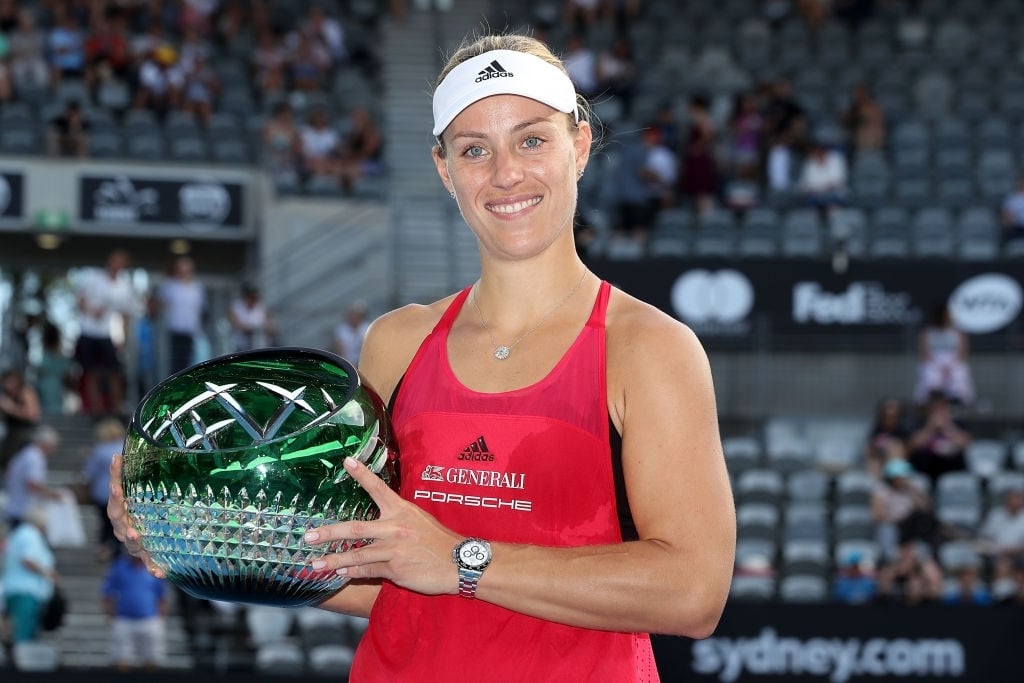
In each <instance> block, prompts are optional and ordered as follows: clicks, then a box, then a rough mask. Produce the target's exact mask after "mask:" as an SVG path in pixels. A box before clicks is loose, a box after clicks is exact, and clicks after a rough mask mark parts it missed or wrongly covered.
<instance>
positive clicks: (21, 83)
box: [10, 9, 50, 92]
mask: <svg viewBox="0 0 1024 683" xmlns="http://www.w3.org/2000/svg"><path fill="white" fill-rule="evenodd" d="M10 42H11V76H12V77H13V79H14V89H15V91H20V92H25V91H39V90H42V89H44V88H46V87H47V86H49V84H50V71H49V68H48V67H47V65H46V35H45V34H44V33H43V32H42V31H41V30H40V29H39V28H38V27H37V26H36V15H35V13H34V12H33V11H32V10H31V9H22V10H20V11H19V12H18V29H17V30H16V31H14V32H12V33H11V34H10Z"/></svg>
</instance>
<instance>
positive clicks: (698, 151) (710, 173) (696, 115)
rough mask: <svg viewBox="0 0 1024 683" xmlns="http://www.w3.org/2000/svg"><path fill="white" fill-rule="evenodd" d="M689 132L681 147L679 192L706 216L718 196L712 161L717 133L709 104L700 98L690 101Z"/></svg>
mask: <svg viewBox="0 0 1024 683" xmlns="http://www.w3.org/2000/svg"><path fill="white" fill-rule="evenodd" d="M689 123H690V125H689V132H688V134H687V138H686V142H685V143H684V147H683V168H682V175H683V192H684V193H685V194H686V195H688V196H689V197H691V198H692V199H693V200H694V202H695V203H696V207H697V212H698V213H699V214H700V215H701V216H706V215H707V214H709V213H710V212H711V210H712V209H714V206H715V197H716V196H717V195H718V165H717V163H716V161H715V145H716V138H717V135H718V133H717V131H716V129H715V123H714V120H713V119H712V118H711V101H710V100H709V99H708V98H707V97H705V96H703V95H694V96H693V97H692V98H690V108H689Z"/></svg>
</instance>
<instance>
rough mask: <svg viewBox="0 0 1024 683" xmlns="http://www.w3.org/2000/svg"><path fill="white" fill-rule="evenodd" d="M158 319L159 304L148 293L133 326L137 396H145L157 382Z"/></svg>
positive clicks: (158, 356) (158, 369) (159, 366)
mask: <svg viewBox="0 0 1024 683" xmlns="http://www.w3.org/2000/svg"><path fill="white" fill-rule="evenodd" d="M159 318H160V302H159V301H158V300H157V297H156V295H155V294H153V293H150V294H149V295H148V296H147V297H146V301H145V304H144V305H143V311H142V314H141V315H140V316H139V317H138V319H137V320H136V321H135V325H134V335H135V360H136V367H135V371H136V380H137V382H138V386H137V389H138V391H139V396H145V395H146V392H147V391H149V390H150V389H151V388H153V387H154V386H156V383H157V381H158V380H159V378H158V375H159V374H160V370H161V366H162V364H163V359H162V358H161V354H160V352H161V350H162V349H161V348H160V346H161V343H160V340H159V339H158V338H157V329H158V327H159ZM165 353H166V352H165Z"/></svg>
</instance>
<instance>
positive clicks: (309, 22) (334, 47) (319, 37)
mask: <svg viewBox="0 0 1024 683" xmlns="http://www.w3.org/2000/svg"><path fill="white" fill-rule="evenodd" d="M301 30H302V32H303V33H305V34H306V35H308V36H309V37H310V38H311V39H312V40H313V41H314V42H316V43H318V44H319V45H322V46H323V48H324V49H325V50H326V51H327V54H328V55H329V56H330V60H331V64H330V66H331V67H333V66H336V65H338V64H342V63H344V62H346V61H348V58H349V54H348V47H347V46H346V44H345V29H344V27H343V26H342V25H341V22H340V21H338V19H337V17H333V16H329V15H328V14H327V13H326V12H325V11H324V8H323V7H322V6H321V5H319V4H316V3H313V4H312V5H311V6H310V8H309V13H308V14H307V15H306V18H305V20H304V21H303V22H302V29H301Z"/></svg>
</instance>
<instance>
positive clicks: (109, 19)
mask: <svg viewBox="0 0 1024 683" xmlns="http://www.w3.org/2000/svg"><path fill="white" fill-rule="evenodd" d="M127 30H128V29H127V26H126V23H125V18H124V12H123V10H122V9H121V8H120V7H115V6H108V7H107V8H106V9H105V10H104V11H102V12H97V13H96V14H95V16H94V18H93V23H92V26H91V31H90V33H89V37H88V38H86V40H85V58H86V63H87V65H88V66H87V68H88V69H89V74H90V76H89V81H90V82H91V83H95V82H97V81H99V80H101V78H102V77H103V76H106V77H110V76H116V77H117V78H120V79H122V80H127V79H129V78H130V77H131V68H132V48H131V44H130V43H129V42H128V32H127Z"/></svg>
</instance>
